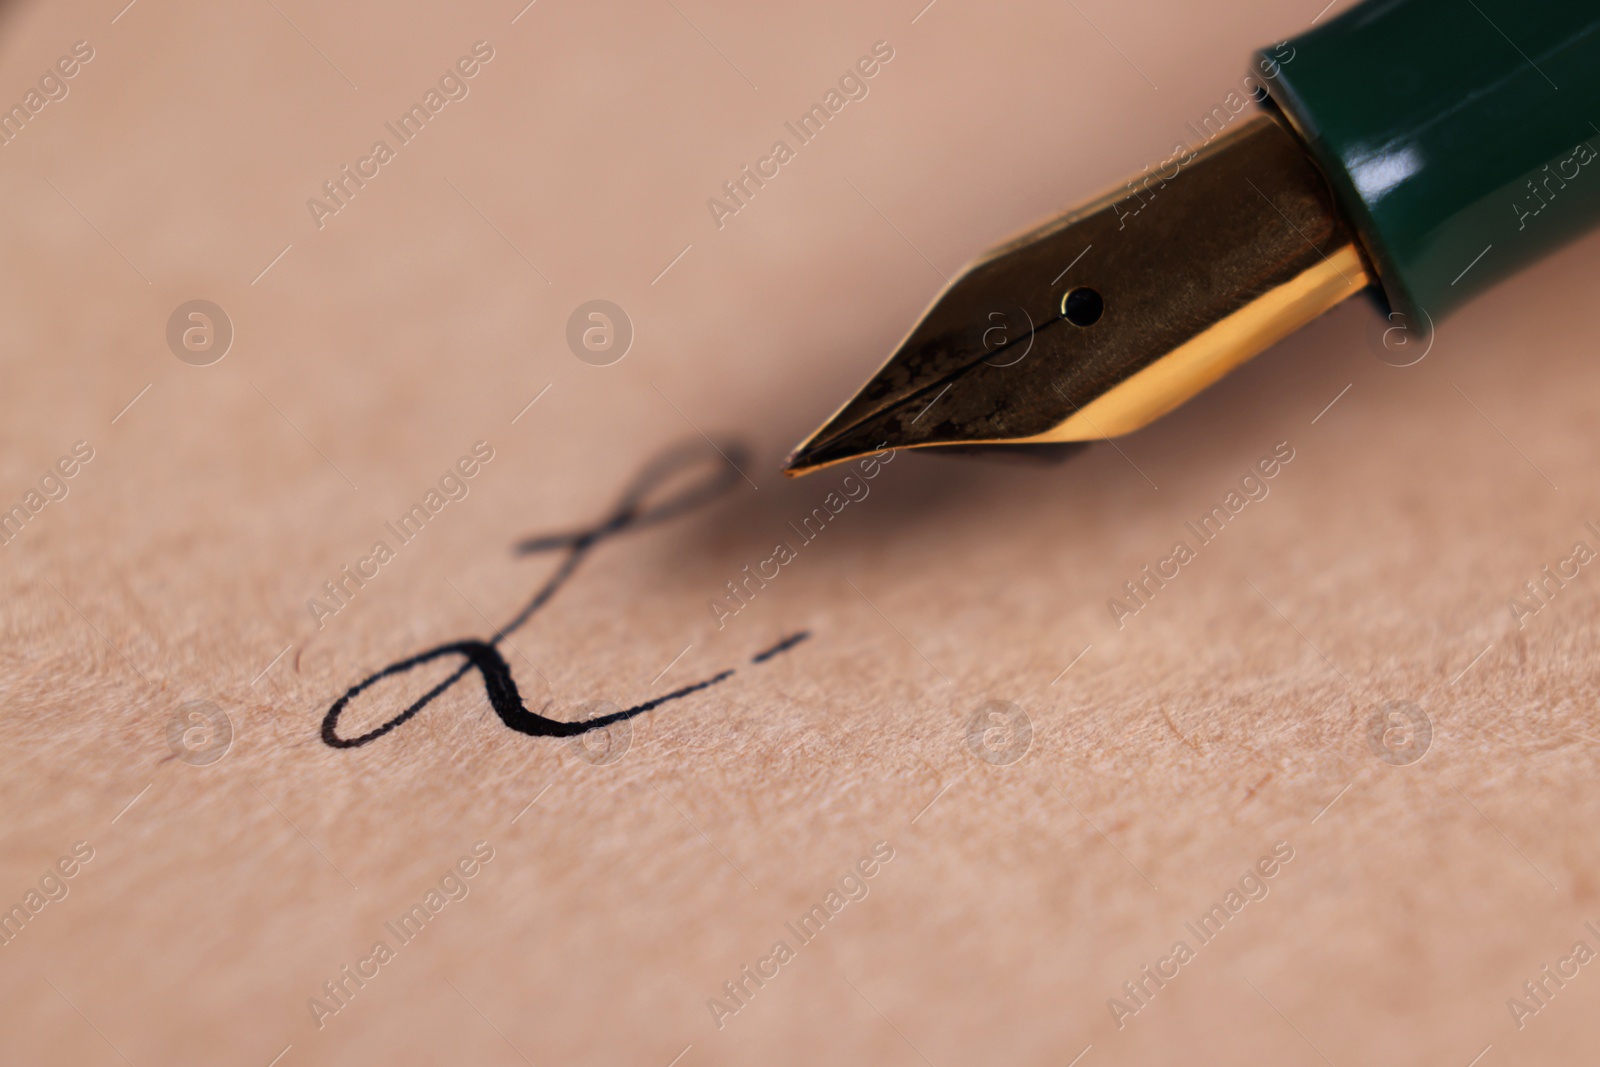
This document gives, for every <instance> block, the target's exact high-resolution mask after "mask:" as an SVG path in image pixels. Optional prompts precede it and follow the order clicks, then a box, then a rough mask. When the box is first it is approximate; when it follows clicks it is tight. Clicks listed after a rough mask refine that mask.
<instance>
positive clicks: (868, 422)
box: [784, 113, 1372, 475]
mask: <svg viewBox="0 0 1600 1067" xmlns="http://www.w3.org/2000/svg"><path fill="white" fill-rule="evenodd" d="M1168 166H1169V167H1171V168H1172V170H1173V173H1171V174H1162V173H1157V174H1149V175H1146V176H1144V177H1143V178H1141V179H1140V180H1138V182H1137V183H1130V184H1129V186H1128V187H1127V188H1124V189H1119V190H1118V191H1117V192H1116V193H1115V194H1113V195H1110V196H1106V197H1103V198H1101V199H1100V200H1097V201H1095V202H1093V203H1091V204H1088V205H1087V206H1085V207H1083V208H1080V209H1078V210H1075V211H1071V212H1068V213H1067V214H1065V215H1062V216H1060V217H1058V218H1055V219H1052V220H1050V221H1049V222H1046V223H1045V224H1043V225H1042V226H1039V227H1037V228H1035V229H1033V230H1030V231H1028V232H1026V233H1024V234H1022V235H1021V236H1019V237H1017V238H1015V239H1013V240H1011V241H1009V242H1007V243H1005V244H1003V245H1001V246H1000V247H998V248H996V249H994V250H993V251H991V252H990V253H989V254H987V255H986V256H984V257H983V258H982V259H980V260H978V261H977V262H976V263H974V264H972V265H971V266H969V267H968V268H967V269H966V270H965V271H963V272H962V273H961V275H960V277H958V278H957V279H956V280H955V281H954V282H952V283H951V284H950V285H949V286H948V287H947V288H946V289H945V290H944V292H943V293H942V294H940V296H939V297H938V299H936V300H935V301H934V302H933V305H932V306H931V307H930V308H929V309H928V311H927V313H926V314H924V315H923V317H922V320H921V321H920V322H918V323H917V325H916V326H915V327H914V328H913V329H912V330H911V332H910V334H909V335H907V337H906V339H905V340H904V341H903V342H901V344H900V346H899V348H898V349H897V350H896V351H895V353H894V355H892V356H891V357H890V358H889V360H888V362H887V363H885V364H884V365H883V367H882V369H880V370H879V371H878V373H877V374H876V375H875V376H874V377H873V378H872V380H871V381H869V382H868V383H867V384H866V385H865V386H864V387H863V388H862V389H861V391H860V392H859V393H857V394H856V396H855V397H853V398H852V399H851V400H850V401H849V402H848V403H847V404H845V406H844V407H843V408H841V409H840V410H839V412H838V413H837V414H836V415H834V416H833V418H831V419H829V420H828V422H827V423H826V424H825V425H824V426H823V427H822V428H821V429H819V430H817V432H816V433H814V434H812V435H811V437H810V438H809V439H808V440H806V441H805V443H804V444H802V445H801V446H800V447H799V448H798V449H796V450H795V452H794V454H793V455H792V456H790V457H789V460H788V462H787V463H786V464H785V467H784V473H786V474H789V475H800V474H805V473H807V472H809V471H813V470H817V469H819V468H822V467H826V466H829V465H830V464H834V463H841V462H844V461H846V460H849V459H851V458H854V457H856V456H860V455H863V454H865V453H869V452H876V451H880V450H881V449H883V448H937V447H945V448H951V447H961V448H971V447H972V446H988V445H1010V446H1015V445H1030V446H1038V445H1047V444H1057V443H1061V442H1074V441H1080V442H1081V441H1093V440H1099V439H1102V438H1107V437H1115V436H1118V435H1120V434H1125V433H1130V432H1132V431H1133V430H1136V429H1138V428H1139V427H1141V426H1143V425H1145V424H1146V423H1148V422H1150V421H1151V420H1153V419H1155V418H1157V417H1159V416H1161V415H1163V414H1165V413H1166V412H1168V411H1170V410H1172V409H1173V408H1175V407H1177V406H1178V405H1179V404H1181V403H1183V402H1184V401H1185V400H1187V399H1189V398H1190V397H1191V396H1193V395H1194V394H1196V393H1198V392H1199V391H1200V390H1202V389H1204V388H1205V387H1206V386H1208V385H1210V384H1211V383H1212V382H1214V381H1216V380H1217V379H1218V378H1220V377H1222V376H1223V375H1224V374H1226V373H1227V372H1228V371H1230V370H1232V369H1233V368H1234V367H1236V366H1238V365H1239V364H1240V363H1242V362H1244V361H1245V360H1247V359H1249V358H1250V357H1251V356H1253V355H1255V354H1256V353H1258V352H1260V351H1261V350H1263V349H1265V348H1267V347H1268V346H1270V345H1272V344H1273V343H1274V342H1276V341H1278V340H1279V339H1280V338H1282V337H1284V336H1286V335H1288V334H1289V333H1292V332H1293V331H1295V330H1297V329H1299V328H1300V327H1301V326H1303V325H1305V324H1306V323H1307V322H1310V321H1311V320H1312V319H1314V318H1316V317H1317V316H1318V315H1321V314H1322V313H1323V312H1325V311H1327V310H1328V309H1329V308H1331V307H1333V306H1334V305H1335V304H1338V303H1339V302H1340V301H1342V300H1344V299H1346V298H1347V297H1350V296H1353V295H1355V294H1356V293H1357V292H1360V291H1361V290H1363V289H1365V288H1366V287H1367V286H1368V285H1369V284H1371V282H1372V276H1371V275H1370V274H1369V272H1368V269H1367V266H1366V264H1365V262H1364V260H1363V258H1362V255H1361V253H1360V252H1359V251H1358V248H1357V243H1356V237H1355V234H1354V231H1353V230H1352V229H1351V228H1350V227H1349V226H1348V225H1347V224H1346V223H1345V221H1344V219H1343V218H1342V217H1341V216H1340V215H1339V213H1338V210H1337V208H1336V207H1335V206H1334V201H1333V197H1332V194H1331V193H1330V191H1329V189H1328V185H1327V183H1326V181H1325V180H1324V179H1323V177H1322V174H1321V172H1320V171H1319V170H1318V169H1317V167H1316V165H1315V164H1314V163H1313V162H1312V161H1311V159H1310V157H1309V156H1308V155H1307V154H1306V150H1305V149H1304V148H1303V147H1302V146H1301V144H1300V141H1299V140H1298V138H1297V137H1296V136H1295V135H1294V134H1293V133H1291V132H1290V131H1289V129H1288V128H1287V127H1286V126H1285V125H1283V124H1282V123H1281V122H1280V121H1279V120H1278V119H1277V118H1276V117H1274V116H1273V115H1271V114H1265V113H1264V114H1260V115H1257V116H1256V117H1254V118H1252V119H1250V120H1248V121H1246V122H1245V123H1243V124H1242V125H1241V126H1240V127H1238V128H1237V129H1236V130H1234V131H1232V132H1230V133H1229V134H1227V135H1225V136H1223V137H1220V138H1218V139H1217V140H1216V141H1214V142H1212V143H1211V144H1209V145H1207V146H1206V147H1204V148H1202V149H1199V150H1196V151H1192V152H1189V153H1187V154H1186V155H1183V156H1181V157H1175V158H1174V159H1173V160H1171V161H1169V164H1168ZM1129 190H1133V191H1131V192H1130V191H1129Z"/></svg>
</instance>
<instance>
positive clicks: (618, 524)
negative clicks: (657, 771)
mask: <svg viewBox="0 0 1600 1067" xmlns="http://www.w3.org/2000/svg"><path fill="white" fill-rule="evenodd" d="M722 451H723V453H724V455H723V457H722V458H723V459H725V460H726V462H718V465H717V468H716V469H715V470H714V471H713V472H712V473H711V476H710V477H707V478H704V479H702V480H701V481H698V482H692V483H690V484H689V485H688V486H687V487H685V488H683V489H680V490H678V491H677V492H676V493H675V494H673V495H670V496H668V497H667V498H666V499H664V500H662V501H660V502H659V503H656V504H652V505H649V506H646V505H647V500H648V498H649V496H650V494H651V493H652V492H653V491H655V490H656V489H658V488H659V487H660V486H661V485H663V484H665V483H666V482H668V481H670V480H671V479H673V478H675V477H678V476H680V475H681V474H683V473H684V472H685V471H691V470H693V469H694V468H695V467H696V466H704V465H705V462H706V460H707V459H708V457H707V455H706V453H705V449H704V447H703V446H702V445H701V444H700V442H698V441H696V442H693V443H692V445H683V446H679V447H676V448H672V449H668V450H667V451H666V452H664V453H662V454H661V455H660V456H658V457H657V458H656V459H655V460H654V461H653V462H651V463H650V464H649V465H648V466H646V467H645V468H644V470H642V471H640V472H639V475H638V477H636V478H635V479H634V480H633V484H632V485H630V486H629V487H628V489H627V491H626V492H624V493H623V494H622V498H621V500H619V501H618V502H617V507H616V509H615V510H614V511H613V512H612V513H611V514H610V516H608V517H607V518H606V519H604V520H603V521H602V522H600V523H599V524H598V525H596V526H594V527H591V528H589V529H584V530H575V531H572V532H570V533H560V534H549V535H546V536H542V537H530V538H528V539H527V540H525V541H522V542H521V543H519V544H518V545H517V546H516V548H515V551H516V552H517V554H518V555H524V556H527V555H532V554H534V553H537V552H552V551H557V550H565V551H566V556H565V557H564V558H563V559H562V560H561V563H560V564H559V565H558V566H557V567H556V569H555V573H553V574H552V575H551V576H550V577H549V579H547V580H546V581H545V583H544V585H543V586H541V587H540V589H539V591H538V592H536V593H534V595H533V599H531V600H529V601H528V603H527V604H526V606H524V607H523V609H522V610H521V611H519V612H518V613H517V614H516V616H515V617H514V618H513V619H512V620H511V621H510V622H508V623H507V624H506V625H504V626H502V627H501V628H500V629H499V630H498V631H497V632H496V633H495V635H494V637H492V638H490V639H489V640H487V641H477V640H466V641H452V642H450V643H449V644H444V645H439V646H438V647H437V648H430V649H428V651H426V652H421V653H418V654H417V655H415V656H412V657H410V658H408V659H403V660H399V661H397V662H395V663H391V664H389V666H387V667H385V668H383V669H382V670H381V671H378V672H377V673H375V674H373V675H370V676H369V677H367V678H365V679H363V680H362V681H360V682H358V683H356V684H355V685H353V686H351V687H350V688H349V689H348V690H346V691H345V694H344V696H342V697H340V698H339V699H338V700H336V701H334V702H333V705H332V706H331V707H329V708H328V712H327V714H326V715H325V716H324V717H323V720H322V740H323V742H324V743H326V744H327V745H329V746H330V747H332V748H359V747H361V746H362V745H367V744H371V743H372V742H373V741H376V740H377V739H378V738H380V737H382V736H383V735H384V734H386V733H388V732H389V731H391V730H393V729H395V728H396V727H398V726H400V725H402V724H404V723H405V722H406V721H408V720H409V719H411V718H412V716H414V715H416V714H417V713H418V712H420V711H421V710H422V709H423V708H426V707H427V706H428V705H429V704H431V703H433V701H434V700H435V699H436V698H437V697H439V696H440V695H441V694H443V693H444V692H445V691H446V690H448V689H449V688H450V687H451V686H453V685H455V684H456V683H457V682H459V681H460V680H461V679H462V678H465V677H466V676H467V675H468V674H469V673H470V672H472V671H477V672H478V676H479V678H480V679H481V680H482V681H483V690H484V693H485V694H486V695H487V696H488V697H489V703H490V704H491V705H492V706H493V707H494V710H495V713H496V714H497V715H499V716H500V721H501V722H503V723H505V724H506V725H507V726H509V727H510V728H511V729H513V730H515V731H517V732H518V733H522V734H527V735H529V736H530V737H576V736H578V735H579V734H584V733H588V732H589V731H590V730H599V729H603V728H604V727H607V726H609V725H611V724H612V723H615V722H622V721H623V720H625V719H631V718H633V717H634V716H635V715H642V714H644V713H645V712H647V711H653V710H654V709H656V708H659V707H660V706H661V705H663V704H666V703H668V702H669V701H673V700H677V699H679V698H680V697H686V696H688V695H689V694H691V693H698V692H699V691H700V690H702V689H709V688H710V687H711V686H714V685H716V684H717V683H719V682H722V681H725V680H727V679H728V678H730V677H732V676H733V674H734V671H733V668H731V667H730V668H729V669H727V670H724V671H721V672H719V673H717V674H714V675H712V676H711V677H710V678H707V679H705V680H703V681H699V682H695V683H694V684H693V685H686V686H684V687H683V688H682V689H677V690H674V691H673V692H671V693H668V694H666V695H665V696H660V697H656V698H655V699H654V700H647V701H645V702H644V703H643V704H636V705H634V706H633V707H631V708H627V709H625V710H623V711H618V712H613V713H612V714H610V715H601V716H599V717H597V718H593V719H588V720H585V721H583V722H563V721H562V720H560V719H550V718H546V717H545V716H543V715H540V714H538V713H537V712H533V711H529V710H528V707H527V705H526V704H524V703H523V700H522V694H521V693H519V692H518V691H517V683H516V679H514V678H512V676H511V666H510V665H509V664H508V663H506V660H505V657H504V656H502V655H501V654H500V650H499V648H498V647H497V646H498V645H499V644H500V642H502V641H504V640H505V639H506V638H507V637H508V636H509V635H511V634H513V633H515V632H516V631H517V630H518V629H519V628H520V627H521V626H522V625H523V624H524V623H526V622H527V621H528V620H529V619H531V618H532V617H533V616H534V614H535V613H537V612H538V611H539V609H540V608H542V607H544V606H545V605H546V604H548V603H549V602H550V600H551V598H552V597H554V596H555V595H556V593H557V592H558V591H559V590H560V589H561V587H562V586H563V585H565V584H566V583H567V580H568V579H569V578H571V577H572V575H573V574H574V572H576V571H577V569H578V566H579V564H581V563H582V562H583V560H584V557H585V556H587V555H588V554H589V551H590V550H591V549H593V548H594V547H595V546H596V545H598V544H600V543H601V542H602V541H604V540H606V538H608V537H612V536H614V535H616V534H620V533H623V532H624V531H626V530H634V529H639V528H640V527H644V526H653V525H655V524H656V523H658V522H664V521H666V520H667V519H671V518H675V517H677V516H679V515H682V514H684V513H685V512H688V511H692V510H694V509H695V508H698V507H701V506H703V505H705V504H708V503H710V502H711V501H712V500H715V499H716V498H717V497H719V496H721V495H722V494H723V493H726V492H727V491H728V490H729V489H732V488H733V487H734V486H735V485H736V484H737V483H738V482H739V480H740V478H741V475H740V474H739V462H740V460H741V459H745V458H747V457H746V453H745V450H744V449H742V448H740V447H739V446H737V445H729V446H726V447H725V448H724V449H723V450H722ZM809 636H810V634H809V633H808V632H805V631H801V632H800V633H797V634H792V635H790V636H788V637H785V638H784V639H783V640H782V641H780V642H778V643H777V644H776V645H774V646H773V647H771V648H769V649H767V650H766V651H764V652H760V653H758V654H757V655H756V656H755V657H754V658H753V659H752V660H751V662H752V663H763V662H765V661H766V660H768V659H771V658H772V657H773V656H776V655H778V654H779V653H781V652H785V651H787V650H789V649H790V648H793V647H794V646H795V645H797V644H799V643H800V642H801V641H804V640H805V639H806V638H807V637H809ZM446 656H460V657H461V659H462V661H463V662H462V664H461V666H460V667H459V668H457V670H456V672H455V673H454V674H452V675H450V676H449V677H448V678H446V679H445V680H444V681H442V682H440V683H439V684H438V685H436V686H434V687H433V688H432V689H430V690H428V691H427V692H426V693H424V694H423V695H422V696H421V697H419V698H418V699H417V700H416V701H415V702H413V703H412V704H411V705H410V706H409V707H407V708H406V709H405V710H404V711H402V712H400V714H398V715H396V716H395V717H394V718H392V719H390V720H389V721H388V722H386V723H384V724H383V725H381V726H378V727H376V728H375V729H372V730H369V731H367V732H366V733H364V734H361V735H360V736H358V737H340V736H339V732H338V729H339V716H340V715H342V714H344V711H345V708H346V707H347V706H348V705H349V704H350V701H352V700H354V699H355V698H356V697H358V696H360V695H361V694H362V693H363V692H365V691H366V690H367V689H369V688H371V687H372V686H374V685H376V684H377V683H379V682H381V681H383V680H384V679H385V678H392V677H394V676H395V675H399V674H405V673H406V672H408V671H411V670H414V669H415V668H417V667H421V666H423V665H424V664H427V663H432V662H433V661H434V660H436V659H442V658H444V657H446Z"/></svg>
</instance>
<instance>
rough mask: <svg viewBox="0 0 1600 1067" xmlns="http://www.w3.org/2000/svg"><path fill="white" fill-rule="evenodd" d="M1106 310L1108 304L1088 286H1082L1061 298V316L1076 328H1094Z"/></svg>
mask: <svg viewBox="0 0 1600 1067" xmlns="http://www.w3.org/2000/svg"><path fill="white" fill-rule="evenodd" d="M1105 310H1106V302H1105V301H1104V300H1102V299H1101V298H1100V294H1099V293H1098V292H1096V291H1095V290H1093V289H1091V288H1089V287H1088V286H1087V285H1080V286H1078V287H1077V288H1076V289H1074V290H1072V291H1071V292H1070V293H1068V294H1067V295H1066V296H1064V297H1062V298H1061V316H1062V317H1063V318H1065V319H1066V320H1067V321H1068V322H1070V323H1072V325H1074V326H1093V325H1094V324H1095V323H1097V322H1099V321H1100V316H1101V315H1102V314H1103V313H1104V312H1105Z"/></svg>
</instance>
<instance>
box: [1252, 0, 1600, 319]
mask: <svg viewBox="0 0 1600 1067" xmlns="http://www.w3.org/2000/svg"><path fill="white" fill-rule="evenodd" d="M1256 70H1258V71H1259V72H1260V77H1261V78H1262V79H1263V81H1264V83H1265V85H1266V88H1267V91H1268V93H1269V94H1270V96H1271V98H1272V101H1273V102H1274V103H1275V104H1276V105H1277V106H1278V107H1279V108H1280V109H1281V110H1282V112H1283V113H1284V114H1285V115H1286V116H1287V117H1288V119H1289V121H1290V123H1291V124H1292V125H1293V126H1294V127H1295V129H1296V130H1297V131H1298V132H1299V134H1300V136H1301V138H1302V139H1303V140H1304V141H1305V143H1306V145H1307V147H1308V148H1309V149H1310V152H1311V154H1312V157H1313V158H1314V159H1315V160H1316V161H1317V162H1318V164H1319V165H1320V166H1321V167H1322V169H1323V171H1324V172H1325V173H1326V175H1327V177H1328V180H1329V183H1330V184H1331V185H1332V187H1333V190H1334V196H1335V199H1336V200H1337V201H1338V202H1339V204H1340V206H1341V207H1342V209H1343V210H1344V213H1345V215H1346V217H1347V218H1348V219H1349V221H1350V223H1351V224H1352V226H1353V227H1354V228H1355V230H1356V232H1357V233H1358V235H1359V236H1360V238H1361V241H1362V244H1363V246H1364V248H1365V251H1366V253H1367V256H1368V258H1369V259H1370V260H1371V262H1372V265H1373V266H1374V268H1375V269H1376V270H1377V274H1378V280H1379V283H1380V285H1381V286H1382V289H1383V294H1384V296H1385V297H1386V298H1387V299H1388V302H1389V305H1390V307H1391V308H1392V309H1393V310H1394V311H1397V312H1401V313H1404V314H1407V315H1409V316H1412V317H1411V320H1410V321H1411V322H1412V323H1415V324H1417V325H1418V326H1426V327H1427V328H1428V329H1429V330H1430V331H1431V327H1432V324H1433V323H1434V322H1436V321H1437V320H1438V319H1440V318H1442V317H1443V316H1444V315H1446V314H1448V313H1449V312H1450V311H1451V310H1453V309H1454V308H1455V307H1456V306H1457V305H1459V304H1461V303H1462V302H1463V301H1465V300H1466V299H1467V298H1468V297H1471V296H1472V295H1474V294H1476V293H1478V292H1480V291H1482V290H1483V289H1486V288H1488V287H1489V286H1490V285H1493V284H1494V283H1495V282H1497V281H1500V280H1501V279H1503V278H1506V277H1509V276H1510V275H1512V274H1515V273H1516V272H1517V271H1519V270H1521V269H1522V268H1523V267H1525V266H1527V265H1528V264H1530V263H1532V262H1533V261H1535V260H1537V259H1539V258H1541V257H1543V256H1545V255H1547V254H1548V253H1550V252H1551V251H1553V250H1554V249H1556V248H1557V247H1559V246H1560V245H1562V244H1565V243H1566V242H1568V241H1571V240H1573V239H1575V238H1577V237H1579V236H1581V235H1582V234H1584V233H1585V232H1587V231H1588V230H1590V229H1592V228H1594V227H1596V226H1600V150H1597V149H1596V147H1595V146H1600V126H1597V125H1596V124H1597V123H1600V3H1596V2H1595V0H1367V2H1366V3H1363V4H1360V5H1359V6H1357V7H1354V8H1352V9H1351V10H1349V11H1347V12H1344V13H1343V14H1341V15H1339V16H1338V17H1337V18H1334V19H1331V20H1329V21H1328V23H1327V24H1325V25H1323V26H1319V27H1317V28H1316V29H1314V30H1311V31H1310V32H1308V33H1305V34H1303V35H1301V36H1299V37H1296V38H1294V39H1292V40H1290V41H1287V42H1285V43H1284V44H1280V45H1278V46H1277V47H1276V48H1273V49H1266V50H1263V51H1262V52H1261V53H1260V55H1259V56H1258V62H1257V67H1256Z"/></svg>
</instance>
